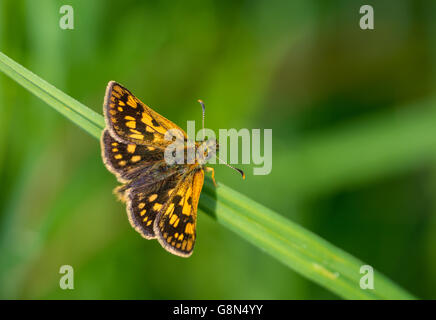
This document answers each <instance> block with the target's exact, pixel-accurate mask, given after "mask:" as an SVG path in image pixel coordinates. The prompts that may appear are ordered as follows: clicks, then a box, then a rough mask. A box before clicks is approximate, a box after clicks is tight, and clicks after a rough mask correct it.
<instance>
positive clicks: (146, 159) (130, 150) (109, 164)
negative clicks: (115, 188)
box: [101, 129, 164, 183]
mask: <svg viewBox="0 0 436 320" xmlns="http://www.w3.org/2000/svg"><path fill="white" fill-rule="evenodd" d="M101 150H102V158H103V162H104V164H105V165H106V168H107V169H108V170H109V171H110V172H112V173H113V174H115V176H116V177H117V178H118V181H120V182H123V183H124V182H127V181H129V180H131V179H134V178H135V177H137V176H138V175H139V174H140V173H141V172H142V171H144V170H146V169H147V167H150V166H152V165H153V164H155V163H156V162H159V161H163V160H164V153H163V152H162V150H160V149H159V148H155V147H151V146H144V145H136V144H134V143H129V144H126V143H123V142H119V141H118V140H115V139H114V138H113V137H112V136H111V135H110V133H109V131H108V130H107V129H106V130H104V131H103V134H102V137H101Z"/></svg>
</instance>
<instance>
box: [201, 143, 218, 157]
mask: <svg viewBox="0 0 436 320" xmlns="http://www.w3.org/2000/svg"><path fill="white" fill-rule="evenodd" d="M204 145H205V147H204V158H205V159H206V161H207V160H209V159H211V158H212V157H215V155H216V153H217V152H218V148H219V145H218V143H217V142H216V140H215V139H210V140H206V142H205V143H204Z"/></svg>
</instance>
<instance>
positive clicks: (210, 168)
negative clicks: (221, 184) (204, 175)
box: [204, 167, 217, 188]
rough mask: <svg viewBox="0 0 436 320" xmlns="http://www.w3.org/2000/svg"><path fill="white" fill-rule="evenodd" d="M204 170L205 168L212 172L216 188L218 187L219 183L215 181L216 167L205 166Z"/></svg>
mask: <svg viewBox="0 0 436 320" xmlns="http://www.w3.org/2000/svg"><path fill="white" fill-rule="evenodd" d="M204 170H205V171H206V172H212V181H213V184H214V186H215V188H216V187H217V184H216V181H215V169H214V168H212V167H205V168H204Z"/></svg>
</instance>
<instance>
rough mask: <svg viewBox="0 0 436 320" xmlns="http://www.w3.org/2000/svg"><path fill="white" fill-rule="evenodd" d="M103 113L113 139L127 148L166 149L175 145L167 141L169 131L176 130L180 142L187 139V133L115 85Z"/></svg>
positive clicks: (105, 101) (112, 83)
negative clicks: (134, 146) (132, 145)
mask: <svg viewBox="0 0 436 320" xmlns="http://www.w3.org/2000/svg"><path fill="white" fill-rule="evenodd" d="M103 112H104V116H105V120H106V125H107V128H108V130H109V132H110V135H111V136H112V137H114V138H115V139H116V140H118V141H120V142H124V143H126V144H129V143H134V144H138V145H147V146H152V147H155V148H162V149H164V148H165V147H166V146H168V145H169V144H170V143H171V142H172V141H168V140H166V139H165V133H166V132H167V131H168V130H170V129H177V131H178V132H179V136H180V138H182V139H184V140H185V139H186V133H185V132H184V131H183V130H182V129H180V128H179V127H178V126H177V125H176V124H174V123H173V122H171V121H170V120H168V119H166V118H165V117H163V116H161V115H160V114H158V113H157V112H155V111H153V110H152V109H150V108H149V107H148V106H146V105H145V104H144V103H142V102H141V101H140V100H139V99H138V98H136V97H135V96H134V95H133V94H132V93H131V92H130V91H129V90H127V89H126V88H124V87H123V86H122V85H120V84H119V83H117V82H115V81H111V82H109V84H108V85H107V88H106V95H105V100H104V106H103ZM177 131H176V132H177Z"/></svg>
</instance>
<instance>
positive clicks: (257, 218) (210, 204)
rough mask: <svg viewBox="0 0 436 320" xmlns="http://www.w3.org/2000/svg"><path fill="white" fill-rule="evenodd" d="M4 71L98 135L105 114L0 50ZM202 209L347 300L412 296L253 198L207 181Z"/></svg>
mask: <svg viewBox="0 0 436 320" xmlns="http://www.w3.org/2000/svg"><path fill="white" fill-rule="evenodd" d="M0 70H1V71H3V72H4V73H6V74H7V75H8V76H10V77H11V78H12V79H14V80H15V81H17V82H18V83H19V84H21V85H22V86H23V87H25V88H26V89H28V90H29V91H30V92H32V93H33V94H35V95H36V96H37V97H39V98H41V99H42V100H44V101H45V102H46V103H47V104H48V105H50V106H52V107H53V108H54V109H56V110H57V111H59V112H60V113H61V114H63V115H65V116H66V117H67V118H68V119H70V120H71V121H73V122H74V123H76V124H78V125H79V126H80V127H81V128H83V129H84V130H86V131H87V132H89V133H90V134H91V135H92V136H94V137H96V138H99V137H100V133H101V130H102V129H103V128H104V121H103V117H102V116H101V115H98V114H96V113H95V112H94V111H92V110H90V109H88V108H87V107H86V106H84V105H83V104H81V103H80V102H78V101H77V100H75V99H73V98H71V97H69V96H68V95H66V94H64V93H63V92H61V91H60V90H58V89H56V88H55V87H53V86H52V85H50V84H48V83H47V82H45V81H44V80H42V79H41V78H39V77H38V76H36V75H35V74H33V73H31V72H30V71H28V70H27V69H25V68H24V67H22V66H20V65H19V64H17V63H16V62H14V61H13V60H11V59H10V58H8V57H7V56H5V55H4V54H2V53H0ZM200 210H202V211H204V212H206V213H207V214H208V215H210V216H211V217H213V218H214V219H216V221H217V222H219V223H221V224H222V225H224V226H226V227H228V228H229V229H231V230H232V231H234V232H236V233H237V234H239V235H240V236H241V237H243V238H244V239H246V240H247V241H249V242H250V243H252V244H253V245H255V246H257V247H259V248H260V249H262V250H263V251H265V252H266V253H268V254H269V255H271V256H273V257H275V258H276V259H277V260H279V261H281V262H282V263H284V264H285V265H287V266H289V267H290V268H292V269H293V270H295V271H297V272H298V273H300V274H301V275H303V276H305V277H306V278H308V279H310V280H312V281H314V282H316V283H318V284H320V285H322V286H324V287H325V288H327V289H329V290H331V291H332V292H335V293H336V294H338V295H339V296H341V297H344V298H348V299H412V298H413V296H411V295H410V294H409V293H407V292H406V291H404V290H403V289H401V288H400V287H398V286H397V285H396V284H394V283H393V282H391V281H390V280H389V279H387V278H386V277H384V276H383V275H382V274H380V273H378V272H375V284H376V285H375V289H374V290H362V289H361V288H360V286H359V281H360V278H361V276H362V275H361V274H360V273H359V270H360V267H361V266H362V265H363V264H364V263H363V262H361V261H359V260H358V259H356V258H354V257H352V256H351V255H349V254H347V253H346V252H344V251H342V250H341V249H339V248H337V247H335V246H333V245H332V244H330V243H328V242H327V241H325V240H323V239H322V238H320V237H318V236H317V235H315V234H313V233H312V232H310V231H308V230H305V229H304V228H302V227H301V226H298V225H297V224H295V223H293V222H291V221H290V220H288V219H286V218H284V217H283V216H281V215H279V214H278V213H276V212H274V211H272V210H270V209H268V208H265V207H264V206H262V205H261V204H259V203H257V202H255V201H253V200H251V199H249V198H248V197H246V196H244V195H242V194H240V193H238V192H236V191H234V190H232V189H230V188H229V187H226V186H225V185H222V184H220V185H219V187H218V188H214V187H213V186H212V184H211V182H210V181H209V180H206V183H205V186H204V191H203V192H202V196H201V199H200Z"/></svg>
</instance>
